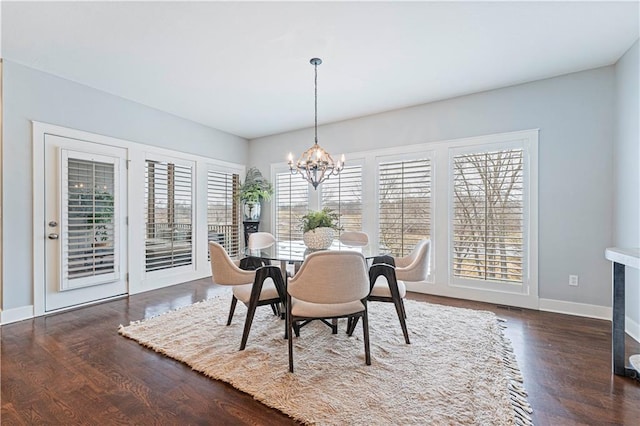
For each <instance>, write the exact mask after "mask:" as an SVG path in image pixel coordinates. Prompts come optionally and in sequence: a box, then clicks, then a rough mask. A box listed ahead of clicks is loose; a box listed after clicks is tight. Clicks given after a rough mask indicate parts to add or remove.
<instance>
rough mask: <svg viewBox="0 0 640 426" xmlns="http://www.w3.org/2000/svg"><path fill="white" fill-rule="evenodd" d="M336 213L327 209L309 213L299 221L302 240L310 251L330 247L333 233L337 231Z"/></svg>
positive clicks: (337, 217)
mask: <svg viewBox="0 0 640 426" xmlns="http://www.w3.org/2000/svg"><path fill="white" fill-rule="evenodd" d="M339 219H340V216H339V215H338V213H336V212H334V211H333V210H331V209H330V208H328V207H325V208H323V209H322V210H318V211H310V212H308V213H307V214H305V215H304V216H302V218H301V220H300V229H301V230H302V232H303V234H302V240H303V241H304V243H305V245H306V246H307V247H309V248H310V249H314V250H317V249H326V248H329V247H330V246H331V244H332V243H333V238H334V231H336V230H339V229H340V226H339Z"/></svg>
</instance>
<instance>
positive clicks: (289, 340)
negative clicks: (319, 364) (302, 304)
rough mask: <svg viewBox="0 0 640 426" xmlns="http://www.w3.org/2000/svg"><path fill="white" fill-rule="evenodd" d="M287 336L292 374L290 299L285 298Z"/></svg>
mask: <svg viewBox="0 0 640 426" xmlns="http://www.w3.org/2000/svg"><path fill="white" fill-rule="evenodd" d="M287 334H288V335H289V338H288V339H287V340H288V344H289V372H291V373H293V321H292V320H291V297H287Z"/></svg>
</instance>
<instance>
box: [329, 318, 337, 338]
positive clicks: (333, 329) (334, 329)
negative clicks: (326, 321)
mask: <svg viewBox="0 0 640 426" xmlns="http://www.w3.org/2000/svg"><path fill="white" fill-rule="evenodd" d="M331 334H338V319H337V318H334V319H332V320H331Z"/></svg>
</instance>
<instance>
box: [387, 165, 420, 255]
mask: <svg viewBox="0 0 640 426" xmlns="http://www.w3.org/2000/svg"><path fill="white" fill-rule="evenodd" d="M378 177H379V188H378V195H379V197H380V199H379V204H378V219H379V227H380V229H379V238H380V240H379V244H380V248H381V249H383V250H389V251H390V252H391V254H392V255H394V256H404V255H407V254H408V253H410V252H411V251H412V250H413V248H414V247H415V245H416V243H417V242H418V241H420V240H421V239H424V238H429V237H430V234H431V162H430V160H429V159H416V160H407V161H395V162H387V163H380V165H379V166H378Z"/></svg>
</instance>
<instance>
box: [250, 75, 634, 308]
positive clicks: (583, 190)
mask: <svg viewBox="0 0 640 426" xmlns="http://www.w3.org/2000/svg"><path fill="white" fill-rule="evenodd" d="M614 95H615V70H614V67H613V66H609V67H603V68H598V69H595V70H590V71H584V72H579V73H574V74H568V75H565V76H561V77H556V78H551V79H546V80H541V81H536V82H533V83H527V84H522V85H518V86H513V87H508V88H504V89H499V90H492V91H487V92H483V93H477V94H473V95H469V96H462V97H459V98H454V99H449V100H445V101H440V102H434V103H430V104H425V105H420V106H416V107H412V108H406V109H401V110H396V111H391V112H386V113H382V114H377V115H372V116H368V117H363V118H359V119H354V120H348V121H344V122H339V123H333V124H329V125H325V126H321V127H320V128H319V130H318V139H319V143H320V144H321V145H322V146H323V147H324V148H326V149H327V150H328V151H329V152H331V153H335V154H338V153H342V152H346V153H349V152H357V151H365V150H370V149H377V148H385V147H390V146H397V147H398V148H399V149H400V148H401V147H402V146H403V145H407V144H416V143H425V142H434V141H442V140H448V139H456V138H463V137H471V136H480V135H486V134H493V133H502V132H510V131H516V130H525V129H532V128H539V129H540V139H539V142H540V143H539V250H538V251H539V296H540V297H541V298H545V299H554V300H561V301H569V302H578V303H585V304H591V305H600V306H611V277H610V264H609V262H608V261H606V260H605V259H604V249H605V248H606V247H609V246H611V244H612V242H613V238H612V235H613V207H612V206H613V195H612V188H613V185H614V182H613V134H614V132H613V126H614V112H613V111H614V103H615V102H614ZM636 101H637V99H636ZM319 114H320V117H321V116H322V112H321V111H320V112H319ZM312 142H313V129H304V130H300V131H295V132H290V133H285V134H280V135H274V136H270V137H265V138H260V139H255V140H251V141H250V146H249V163H248V164H249V165H255V166H257V167H258V168H259V169H261V170H263V171H264V172H267V173H268V171H269V169H270V165H271V163H275V162H283V161H285V159H286V155H287V153H288V152H289V151H293V152H295V153H296V154H299V153H300V152H302V150H304V149H307V148H308V147H309V146H311V144H312ZM265 210H267V211H269V210H270V209H269V208H268V207H267V208H266V209H265ZM268 223H269V218H268V217H265V224H266V225H267V226H268ZM569 274H577V275H579V277H580V285H579V286H578V287H570V286H569V285H568V280H569Z"/></svg>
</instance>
